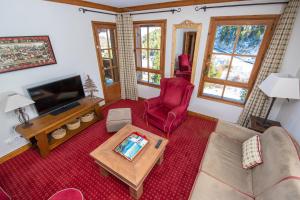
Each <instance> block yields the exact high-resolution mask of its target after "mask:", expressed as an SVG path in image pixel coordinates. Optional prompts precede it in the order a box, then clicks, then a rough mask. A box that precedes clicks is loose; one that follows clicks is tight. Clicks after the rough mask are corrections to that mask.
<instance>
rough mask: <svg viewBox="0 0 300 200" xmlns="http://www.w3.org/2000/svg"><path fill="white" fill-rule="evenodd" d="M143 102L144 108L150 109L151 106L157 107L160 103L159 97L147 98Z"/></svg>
mask: <svg viewBox="0 0 300 200" xmlns="http://www.w3.org/2000/svg"><path fill="white" fill-rule="evenodd" d="M144 102H145V110H150V109H151V108H154V107H157V106H159V105H160V104H161V102H160V97H154V98H151V99H147V100H145V101H144Z"/></svg>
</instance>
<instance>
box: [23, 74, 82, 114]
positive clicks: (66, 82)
mask: <svg viewBox="0 0 300 200" xmlns="http://www.w3.org/2000/svg"><path fill="white" fill-rule="evenodd" d="M27 90H28V93H29V95H30V96H31V98H32V100H33V101H35V107H36V110H37V112H38V114H39V115H43V114H46V113H51V112H53V113H55V110H58V109H60V108H63V107H67V105H70V104H72V103H75V102H76V103H77V101H78V100H79V99H81V98H84V97H85V95H84V91H83V86H82V82H81V79H80V76H74V77H70V78H66V79H62V80H59V81H55V82H51V83H47V84H44V85H40V86H37V87H33V88H29V89H27Z"/></svg>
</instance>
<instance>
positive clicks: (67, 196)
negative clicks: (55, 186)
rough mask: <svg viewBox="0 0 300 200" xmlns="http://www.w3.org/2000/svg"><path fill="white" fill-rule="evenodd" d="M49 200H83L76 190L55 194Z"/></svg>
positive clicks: (79, 192)
mask: <svg viewBox="0 0 300 200" xmlns="http://www.w3.org/2000/svg"><path fill="white" fill-rule="evenodd" d="M49 200H84V198H83V194H82V192H81V191H80V190H78V189H76V188H66V189H63V190H60V191H58V192H56V193H55V194H54V195H52V196H51V197H50V198H49Z"/></svg>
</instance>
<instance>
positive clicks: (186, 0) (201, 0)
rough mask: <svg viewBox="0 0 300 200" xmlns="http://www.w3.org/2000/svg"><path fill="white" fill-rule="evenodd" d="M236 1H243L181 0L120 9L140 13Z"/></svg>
mask: <svg viewBox="0 0 300 200" xmlns="http://www.w3.org/2000/svg"><path fill="white" fill-rule="evenodd" d="M236 1H243V0H181V1H170V2H164V3H155V4H154V3H153V4H145V5H139V6H129V7H123V8H120V9H121V12H134V11H142V10H152V9H162V8H172V7H182V6H192V5H201V4H210V3H226V2H236Z"/></svg>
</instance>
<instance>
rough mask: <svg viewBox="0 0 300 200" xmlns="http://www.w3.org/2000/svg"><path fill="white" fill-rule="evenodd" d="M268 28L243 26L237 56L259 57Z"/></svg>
mask: <svg viewBox="0 0 300 200" xmlns="http://www.w3.org/2000/svg"><path fill="white" fill-rule="evenodd" d="M265 30H266V26H264V25H244V26H241V33H240V36H239V40H238V43H237V47H236V54H242V55H257V53H258V51H259V47H260V45H261V42H262V39H263V37H264V34H265Z"/></svg>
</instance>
